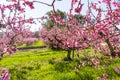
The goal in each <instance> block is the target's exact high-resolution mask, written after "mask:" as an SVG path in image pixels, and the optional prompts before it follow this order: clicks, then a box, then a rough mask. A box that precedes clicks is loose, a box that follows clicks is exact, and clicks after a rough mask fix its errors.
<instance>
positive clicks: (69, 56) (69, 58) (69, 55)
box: [67, 50, 72, 60]
mask: <svg viewBox="0 0 120 80" xmlns="http://www.w3.org/2000/svg"><path fill="white" fill-rule="evenodd" d="M67 52H68V53H67V59H68V60H72V59H71V50H67Z"/></svg>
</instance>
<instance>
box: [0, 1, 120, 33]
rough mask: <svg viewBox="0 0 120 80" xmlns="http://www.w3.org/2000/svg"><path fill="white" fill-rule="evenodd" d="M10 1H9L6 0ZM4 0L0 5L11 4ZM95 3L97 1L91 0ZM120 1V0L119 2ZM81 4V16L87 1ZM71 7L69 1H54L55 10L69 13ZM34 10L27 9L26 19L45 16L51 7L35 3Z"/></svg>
mask: <svg viewBox="0 0 120 80" xmlns="http://www.w3.org/2000/svg"><path fill="white" fill-rule="evenodd" d="M8 1H10V0H8ZM8 1H6V0H0V4H9V3H11V2H8ZM29 1H33V0H29ZM37 1H41V2H45V3H48V4H51V3H52V1H53V0H37ZM91 1H94V2H96V1H97V0H91ZM119 1H120V0H119ZM82 3H83V4H84V8H83V9H82V12H81V13H82V14H85V13H86V9H87V7H86V6H87V0H82ZM70 5H71V0H62V1H56V2H55V9H59V10H62V11H65V12H69V8H70ZM34 6H35V9H34V10H32V11H31V10H30V9H29V8H27V10H26V11H27V12H26V15H27V17H41V16H43V15H45V14H46V12H48V11H50V10H52V8H51V7H49V6H46V5H44V4H40V3H35V4H34ZM33 26H34V27H32V28H31V30H32V31H35V30H38V29H39V27H40V25H33Z"/></svg>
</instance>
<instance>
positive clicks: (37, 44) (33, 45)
mask: <svg viewBox="0 0 120 80" xmlns="http://www.w3.org/2000/svg"><path fill="white" fill-rule="evenodd" d="M37 46H44V43H43V42H42V41H40V40H38V41H36V42H34V43H33V44H30V45H27V44H23V45H22V46H19V47H18V48H24V47H37Z"/></svg>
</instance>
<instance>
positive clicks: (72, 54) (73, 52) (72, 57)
mask: <svg viewBox="0 0 120 80" xmlns="http://www.w3.org/2000/svg"><path fill="white" fill-rule="evenodd" d="M72 59H74V50H73V52H72Z"/></svg>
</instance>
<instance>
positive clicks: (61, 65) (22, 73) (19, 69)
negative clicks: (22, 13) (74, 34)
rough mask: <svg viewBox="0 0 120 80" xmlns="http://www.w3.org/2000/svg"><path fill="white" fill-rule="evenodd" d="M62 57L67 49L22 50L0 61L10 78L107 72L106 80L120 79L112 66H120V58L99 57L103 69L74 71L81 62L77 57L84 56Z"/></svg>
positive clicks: (37, 79) (91, 77) (53, 78)
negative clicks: (70, 59)
mask: <svg viewBox="0 0 120 80" xmlns="http://www.w3.org/2000/svg"><path fill="white" fill-rule="evenodd" d="M86 52H87V51H85V53H86ZM88 53H89V52H88ZM90 54H91V53H90ZM65 57H66V51H52V50H47V49H44V50H31V51H23V52H17V53H16V54H14V55H12V56H5V58H3V59H2V60H1V61H0V67H1V68H2V67H5V68H7V69H8V70H9V72H10V73H11V80H97V78H98V77H101V76H102V75H103V74H104V73H107V74H108V78H107V80H112V79H114V80H120V77H119V76H120V73H117V72H115V71H114V68H115V67H120V58H116V59H114V60H113V61H103V60H101V65H100V67H103V65H106V66H107V68H106V69H102V68H97V69H95V68H94V67H92V66H89V65H88V66H85V67H81V68H80V69H79V71H78V72H74V68H75V67H76V66H78V65H79V64H80V61H79V60H85V59H84V58H80V59H78V58H77V57H76V58H75V60H74V61H67V60H66V58H65ZM101 58H104V56H102V57H101Z"/></svg>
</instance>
